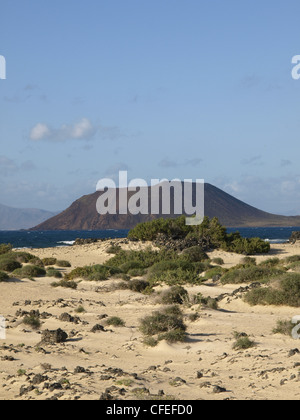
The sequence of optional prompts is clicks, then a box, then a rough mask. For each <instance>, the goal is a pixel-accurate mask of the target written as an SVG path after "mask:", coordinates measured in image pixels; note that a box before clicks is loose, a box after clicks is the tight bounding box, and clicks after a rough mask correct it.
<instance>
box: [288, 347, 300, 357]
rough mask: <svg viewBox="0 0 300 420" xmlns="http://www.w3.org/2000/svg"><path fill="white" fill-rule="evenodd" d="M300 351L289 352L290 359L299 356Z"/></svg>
mask: <svg viewBox="0 0 300 420" xmlns="http://www.w3.org/2000/svg"><path fill="white" fill-rule="evenodd" d="M299 353H300V351H299V350H298V349H292V350H290V351H289V354H288V357H293V356H295V354H299Z"/></svg>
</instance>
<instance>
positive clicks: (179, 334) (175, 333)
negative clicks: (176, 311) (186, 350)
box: [158, 328, 186, 343]
mask: <svg viewBox="0 0 300 420" xmlns="http://www.w3.org/2000/svg"><path fill="white" fill-rule="evenodd" d="M185 339H186V333H185V332H184V331H183V330H182V329H181V328H178V329H176V330H172V331H168V332H165V333H163V334H159V335H158V341H161V340H166V341H167V342H168V343H178V342H184V341H185Z"/></svg>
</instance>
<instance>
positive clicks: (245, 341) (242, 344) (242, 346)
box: [232, 336, 255, 350]
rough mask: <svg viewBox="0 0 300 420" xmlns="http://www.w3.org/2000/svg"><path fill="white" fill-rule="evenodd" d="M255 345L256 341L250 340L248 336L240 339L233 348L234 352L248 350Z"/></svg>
mask: <svg viewBox="0 0 300 420" xmlns="http://www.w3.org/2000/svg"><path fill="white" fill-rule="evenodd" d="M254 345H255V343H254V341H252V340H250V338H249V337H248V336H245V337H240V338H238V339H237V340H236V342H235V343H234V344H233V346H232V348H233V349H234V350H246V349H249V348H251V347H253V346H254Z"/></svg>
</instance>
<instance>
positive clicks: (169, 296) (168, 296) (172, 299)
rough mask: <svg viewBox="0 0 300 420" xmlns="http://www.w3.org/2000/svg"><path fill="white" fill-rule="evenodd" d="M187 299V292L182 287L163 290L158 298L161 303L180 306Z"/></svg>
mask: <svg viewBox="0 0 300 420" xmlns="http://www.w3.org/2000/svg"><path fill="white" fill-rule="evenodd" d="M187 298H188V292H187V290H186V289H184V288H183V287H182V286H178V285H177V286H172V287H170V288H169V289H167V290H164V291H163V292H162V294H161V296H160V301H161V303H164V304H173V303H178V304H179V305H181V304H182V303H183V302H184V301H185V300H187Z"/></svg>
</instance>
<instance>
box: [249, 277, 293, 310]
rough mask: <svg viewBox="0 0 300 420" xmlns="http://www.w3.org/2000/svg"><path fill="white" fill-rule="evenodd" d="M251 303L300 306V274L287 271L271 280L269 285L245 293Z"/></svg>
mask: <svg viewBox="0 0 300 420" xmlns="http://www.w3.org/2000/svg"><path fill="white" fill-rule="evenodd" d="M244 299H245V301H246V302H247V303H249V304H250V305H253V306H254V305H277V306H279V305H286V306H291V307H299V306H300V274H298V273H285V274H284V275H282V276H281V277H279V278H276V280H273V281H271V282H270V285H269V286H268V287H260V288H257V289H252V290H250V291H249V292H248V293H247V294H246V295H245V298H244Z"/></svg>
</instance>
